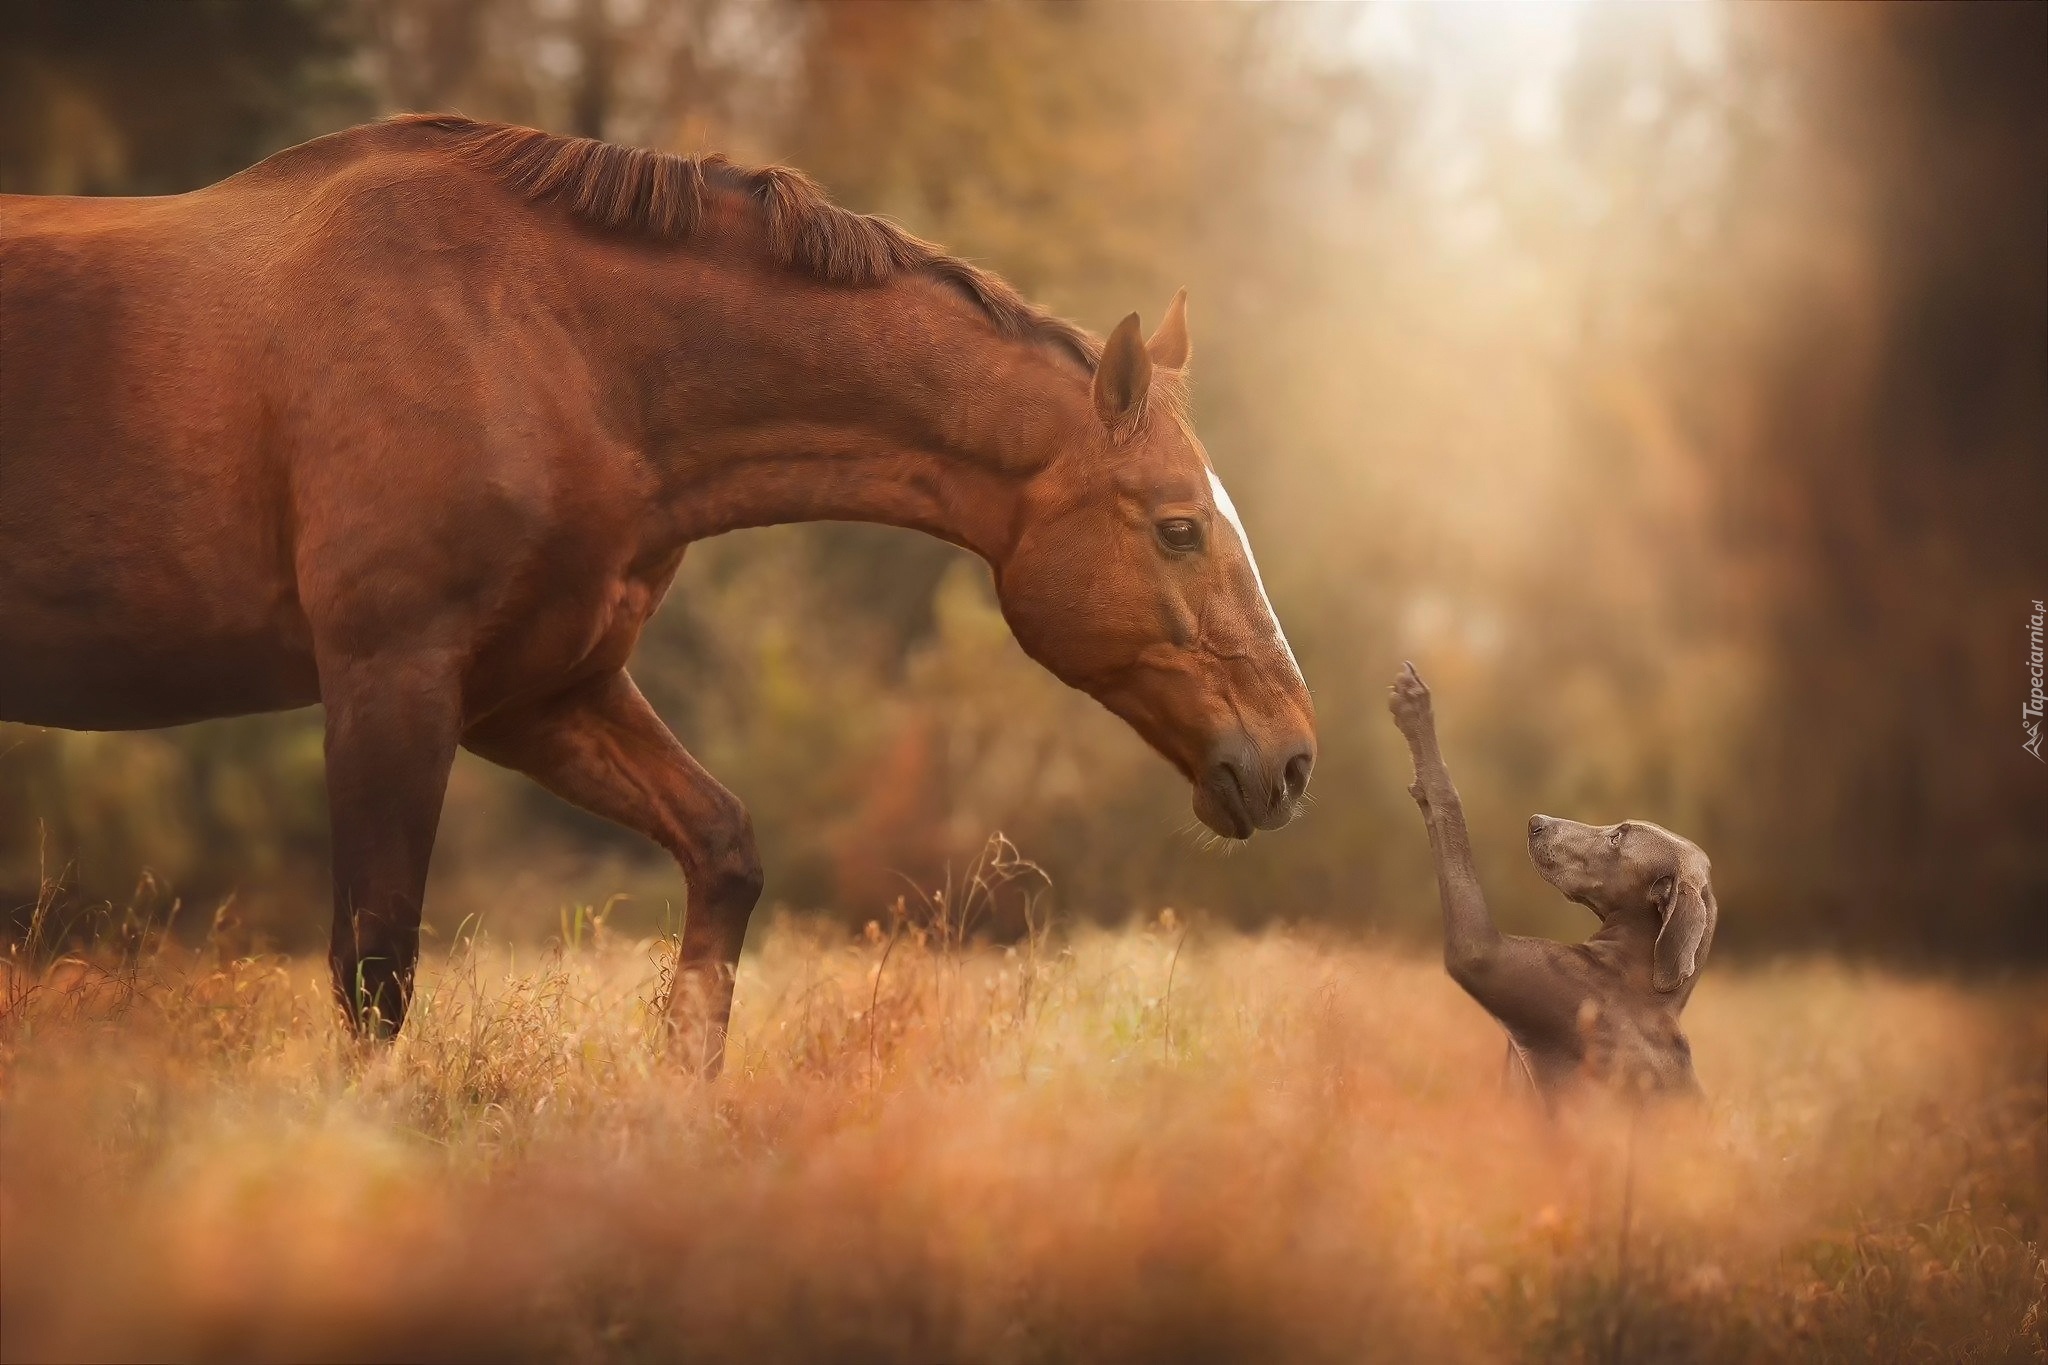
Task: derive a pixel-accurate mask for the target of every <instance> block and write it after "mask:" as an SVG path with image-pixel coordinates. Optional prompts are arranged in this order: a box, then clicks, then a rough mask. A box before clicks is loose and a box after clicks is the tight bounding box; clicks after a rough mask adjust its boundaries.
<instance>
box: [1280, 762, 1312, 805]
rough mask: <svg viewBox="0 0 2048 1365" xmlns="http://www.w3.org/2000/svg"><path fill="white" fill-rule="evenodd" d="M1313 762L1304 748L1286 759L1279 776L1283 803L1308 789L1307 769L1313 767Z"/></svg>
mask: <svg viewBox="0 0 2048 1365" xmlns="http://www.w3.org/2000/svg"><path fill="white" fill-rule="evenodd" d="M1315 762H1316V761H1315V758H1314V757H1313V756H1312V755H1311V754H1310V753H1309V752H1308V750H1306V749H1303V750H1301V751H1300V752H1298V753H1296V754H1295V755H1294V756H1293V757H1292V758H1290V759H1288V760H1287V766H1286V767H1285V768H1283V769H1282V770H1281V778H1280V800H1281V801H1282V802H1283V803H1284V802H1288V801H1292V800H1294V799H1295V798H1297V797H1299V796H1300V795H1301V794H1302V793H1303V792H1305V791H1307V790H1308V775H1309V770H1310V769H1311V768H1313V767H1315Z"/></svg>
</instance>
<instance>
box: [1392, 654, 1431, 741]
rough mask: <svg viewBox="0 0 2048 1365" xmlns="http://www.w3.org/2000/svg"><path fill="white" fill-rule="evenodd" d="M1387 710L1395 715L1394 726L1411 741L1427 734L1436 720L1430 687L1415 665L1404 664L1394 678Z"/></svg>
mask: <svg viewBox="0 0 2048 1365" xmlns="http://www.w3.org/2000/svg"><path fill="white" fill-rule="evenodd" d="M1387 709H1388V710H1389V711H1392V712H1393V713H1394V724H1395V725H1397V726H1399V727H1400V729H1401V733H1402V734H1404V735H1407V736H1408V737H1410V738H1411V739H1412V738H1414V737H1416V736H1417V735H1420V734H1423V733H1425V732H1427V731H1428V730H1429V728H1430V726H1432V725H1433V724H1435V718H1434V716H1433V715H1432V713H1431V710H1430V704H1429V686H1428V684H1426V683H1424V682H1423V681H1422V678H1421V676H1420V675H1419V674H1417V673H1416V671H1415V665H1414V664H1403V665H1402V666H1401V671H1400V673H1398V674H1397V675H1395V678H1394V685H1393V686H1392V687H1390V688H1388V689H1387Z"/></svg>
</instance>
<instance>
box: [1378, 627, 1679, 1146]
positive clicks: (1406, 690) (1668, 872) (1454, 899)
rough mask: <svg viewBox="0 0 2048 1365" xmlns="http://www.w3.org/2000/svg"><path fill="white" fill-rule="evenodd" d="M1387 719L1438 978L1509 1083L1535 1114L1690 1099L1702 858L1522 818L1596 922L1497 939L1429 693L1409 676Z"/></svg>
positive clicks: (1644, 835)
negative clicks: (1478, 1017) (1416, 838)
mask: <svg viewBox="0 0 2048 1365" xmlns="http://www.w3.org/2000/svg"><path fill="white" fill-rule="evenodd" d="M1388 704H1389V707H1390V708H1391V709H1392V711H1393V713H1394V723H1395V724H1396V725H1398V726H1399V727H1400V729H1401V733H1402V735H1404V736H1405V737H1406V738H1407V740H1408V752H1409V754H1410V755H1411V756H1412V757H1413V758H1414V760H1415V785H1414V786H1412V787H1410V788H1409V789H1408V791H1409V794H1410V795H1411V796H1413V797H1414V798H1415V801H1416V804H1417V805H1419V806H1421V807H1422V818H1423V822H1424V823H1425V824H1427V825H1428V826H1429V847H1430V852H1431V853H1432V854H1434V855H1435V858H1436V880H1437V889H1438V892H1439V894H1440V895H1441V896H1442V899H1443V907H1444V965H1445V966H1446V967H1448V968H1449V969H1450V973H1451V979H1452V980H1454V981H1456V982H1457V983H1458V984H1459V985H1460V986H1462V987H1464V988H1465V991H1466V993H1467V994H1469V995H1470V996H1471V997H1472V998H1473V999H1474V1000H1477V1001H1478V1002H1479V1003H1480V1005H1481V1006H1483V1007H1484V1008H1485V1010H1486V1012H1487V1013H1488V1014H1491V1015H1492V1016H1493V1017H1494V1018H1495V1019H1497V1020H1498V1021H1500V1025H1501V1027H1502V1028H1504V1029H1506V1030H1507V1035H1508V1069H1509V1074H1510V1079H1511V1081H1517V1083H1519V1082H1518V1078H1526V1080H1527V1081H1528V1082H1530V1083H1532V1084H1533V1085H1534V1087H1535V1090H1536V1092H1537V1093H1538V1094H1539V1095H1540V1096H1541V1097H1542V1099H1543V1101H1544V1103H1545V1105H1546V1106H1549V1105H1552V1104H1554V1103H1555V1102H1556V1101H1557V1099H1558V1098H1559V1097H1560V1096H1561V1095H1563V1094H1564V1093H1565V1092H1566V1091H1567V1090H1569V1089H1571V1088H1572V1087H1573V1086H1574V1085H1575V1084H1577V1083H1578V1082H1580V1081H1581V1080H1583V1079H1595V1080H1599V1081H1604V1082H1608V1083H1611V1084H1615V1085H1618V1086H1620V1087H1621V1088H1622V1089H1624V1090H1625V1091H1627V1092H1630V1093H1631V1094H1634V1095H1637V1096H1648V1095H1688V1096H1697V1095H1699V1093H1700V1087H1699V1081H1698V1079H1697V1078H1696V1077H1695V1076H1694V1075H1693V1069H1692V1048H1691V1046H1690V1045H1689V1044H1687V1042H1686V1040H1685V1035H1684V1034H1683V1033H1680V1032H1679V1031H1678V1016H1679V1013H1680V1012H1681V1011H1683V1010H1684V1009H1685V1003H1686V1001H1687V1000H1688V999H1690V998H1691V996H1692V988H1693V983H1694V982H1695V981H1697V980H1698V979H1699V969H1700V967H1701V965H1702V964H1704V963H1705V962H1706V960H1707V949H1708V948H1709V947H1710V946H1712V944H1713V941H1714V916H1715V906H1714V891H1713V888H1712V886H1710V885H1709V884H1708V881H1707V871H1708V868H1707V855H1706V854H1704V853H1702V852H1700V850H1699V847H1698V846H1697V845H1695V844H1694V843H1692V842H1691V841H1690V840H1687V839H1681V838H1680V837H1678V836H1677V835H1676V834H1673V833H1672V832H1671V831H1670V830H1667V829H1664V828H1661V827H1660V826H1657V825H1653V824H1650V823H1649V822H1647V821H1644V820H1624V821H1622V822H1621V823H1620V824H1618V825H1582V824H1580V823H1578V822H1577V821H1576V820H1559V819H1555V818H1553V817H1551V816H1548V815H1532V816H1530V817H1529V858H1530V860H1531V861H1532V862H1534V863H1535V864H1536V870H1537V871H1538V872H1539V873H1541V874H1542V875H1543V879H1544V880H1545V881H1547V882H1549V883H1550V884H1551V885H1552V886H1554V887H1556V888H1557V889H1558V890H1559V891H1560V892H1562V893H1563V894H1564V896H1565V898H1566V899H1567V900H1572V901H1577V902H1578V903H1579V904H1580V905H1583V906H1585V907H1586V908H1587V909H1588V910H1591V911H1592V912H1593V913H1594V914H1596V915H1598V916H1599V917H1600V928H1599V930H1598V931H1597V932H1595V933H1594V935H1593V937H1592V938H1590V939H1588V940H1586V942H1584V943H1553V942H1551V941H1550V940H1549V939H1541V938H1520V937H1517V936H1516V935H1513V934H1503V933H1502V932H1501V931H1500V930H1499V929H1498V928H1496V927H1495V926H1494V923H1493V917H1492V916H1491V915H1489V914H1488V913H1487V911H1486V901H1485V899H1484V898H1483V897H1482V896H1481V895H1480V891H1479V877H1478V875H1477V873H1476V872H1475V871H1474V869H1473V866H1472V844H1471V840H1470V839H1469V838H1468V837H1467V836H1466V833H1465V812H1464V810H1463V808H1462V807H1461V806H1460V805H1459V804H1458V789H1457V788H1456V787H1453V786H1452V785H1451V775H1450V772H1449V770H1447V769H1446V768H1445V767H1444V757H1443V753H1442V751H1441V750H1440V749H1438V747H1437V742H1436V717H1435V715H1434V713H1433V712H1432V711H1431V708H1430V700H1429V689H1428V688H1427V687H1425V686H1423V683H1422V679H1421V678H1419V677H1417V676H1416V673H1415V665H1413V664H1409V665H1407V666H1406V667H1404V668H1403V669H1402V670H1401V675H1400V676H1399V677H1397V678H1396V679H1394V686H1393V688H1392V698H1391V700H1390V701H1389V703H1388Z"/></svg>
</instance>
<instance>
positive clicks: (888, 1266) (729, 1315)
mask: <svg viewBox="0 0 2048 1365" xmlns="http://www.w3.org/2000/svg"><path fill="white" fill-rule="evenodd" d="M567 937H568V938H569V939H571V940H573V941H574V944H573V946H570V947H562V946H560V945H557V946H555V947H553V948H551V949H548V950H545V951H542V950H535V949H528V948H520V949H517V950H515V949H513V948H510V947H505V946H494V945H493V944H492V943H490V942H489V941H488V940H483V941H478V940H475V939H464V940H462V941H460V942H459V943H458V944H457V946H456V947H455V949H454V950H453V951H451V952H448V953H447V954H445V955H442V956H440V957H438V958H435V959H433V960H430V962H429V963H428V964H427V966H426V969H425V972H424V975H423V986H422V992H421V998H420V1001H419V1003H418V1006H417V1009H416V1012H415V1014H414V1015H413V1017H412V1019H411V1020H410V1021H409V1022H408V1024H407V1026H406V1032H405V1035H404V1036H403V1037H402V1038H401V1039H400V1040H399V1041H398V1042H397V1044H396V1045H394V1046H391V1047H389V1048H384V1049H372V1050H368V1051H358V1050H357V1049H355V1048H354V1047H353V1046H352V1045H348V1044H344V1043H343V1042H342V1040H341V1039H340V1038H339V1037H338V1035H337V1030H336V1027H335V1024H334V1020H333V1017H332V1015H331V1013H330V1010H329V1006H328V1002H327V988H326V984H325V980H324V966H323V965H322V964H320V963H318V962H316V961H309V960H283V959H243V960H229V961H225V962H215V961H212V960H202V959H196V958H191V957H188V956H181V955H179V954H177V953H175V952H173V951H171V950H166V949H150V950H147V951H142V952H137V953H133V954H131V956H130V957H129V958H127V959H126V960H125V965H121V964H119V963H116V962H115V959H114V958H113V957H112V956H106V957H104V958H103V959H102V965H100V966H87V965H84V964H83V963H80V962H75V961H74V962H58V963H56V964H54V965H50V964H48V963H37V962H33V961H28V960H25V959H18V960H17V965H16V967H15V968H14V969H13V970H12V972H11V973H10V974H9V975H8V976H7V977H6V979H5V982H4V993H0V1003H4V1004H6V1006H7V1013H6V1016H5V1020H4V1023H0V1138H4V1164H0V1238H4V1241H0V1258H4V1259H0V1272H4V1273H0V1308H4V1317H0V1354H4V1356H5V1357H6V1358H7V1359H9V1360H32V1359H61V1360H80V1359H88V1358H90V1359H122V1358H135V1359H169V1358H208V1359H234V1360H259V1359H273V1358H275V1359H343V1358H377V1359H404V1360H500V1359H504V1360H516V1359H567V1360H576V1361H640V1360H645V1361H657V1360H661V1361H666V1360H681V1359H687V1360H748V1361H776V1360H819V1359H825V1360H891V1361H1054V1360H1117V1361H1122V1360H1145V1361H1150V1360H1158V1361H1210V1360H1213V1361H1238V1360H1245V1361H1253V1360H1257V1361H1267V1360H1274V1361H1280V1360H1331V1361H1351V1360H1366V1361H1375V1360H1386V1361H1435V1360H1444V1361H1457V1360H1468V1359H1469V1360H1499V1359H1527V1360H1545V1361H1548V1360H1557V1361H1589V1362H1591V1361H1605V1360H1631V1361H1640V1360H1658V1361H1663V1360H1679V1361H1682V1360H1712V1361H1720V1360H1729V1361H1735V1360H1742V1361H1748V1360H1769V1359H1788V1360H1790V1359H1796V1360H1840V1361H1866V1360H1880V1361H1881V1360H1899V1361H1922V1360H1987V1361H2031V1360H2037V1359H2040V1358H2042V1349H2043V1348H2042V1332H2043V1318H2044V1316H2048V1309H2044V1306H2043V1293H2044V1282H2043V1275H2044V1267H2043V1261H2042V1236H2043V1233H2042V1212H2043V1191H2042V1185H2043V1161H2044V1139H2043V1123H2044V1114H2043V1106H2044V1089H2048V1017H2044V1015H2048V1012H2044V1009H2043V1006H2042V993H2041V992H2040V990H2039V984H2040V983H2038V982H2032V983H2023V984H2016V985H2010V986H2006V987H2002V988H1985V989H1975V990H1971V989H1964V988H1961V987H1958V986H1955V985H1947V984H1938V983H1932V982H1916V981H1909V980H1904V979H1900V978H1898V977H1896V976H1888V975H1883V974H1880V973H1876V972H1869V971H1857V970H1850V969H1847V968H1844V967H1841V966H1837V965H1832V964H1828V963H1824V962H1809V963H1803V964H1797V965H1786V966H1780V967H1773V968H1768V969H1750V970H1741V969H1735V968H1729V967H1723V966H1717V967H1715V968H1713V969H1710V970H1709V971H1708V973H1707V976H1706V980H1705V983H1704V984H1703V986H1702V987H1701V989H1700V992H1699V996H1698V998H1697V1001H1696V1003H1695V1004H1694V1006H1693V1009H1692V1011H1691V1014H1690V1016H1689V1018H1690V1021H1691V1024H1692V1033H1693V1039H1694V1045H1695V1049H1696V1053H1697V1055H1698V1058H1699V1070H1700V1074H1701V1076H1702V1078H1703V1079H1704V1081H1705V1083H1706V1085H1707V1087H1708V1089H1709V1091H1710V1092H1711V1093H1712V1095H1713V1097H1714V1098H1713V1106H1712V1112H1711V1114H1710V1115H1708V1116H1707V1117H1706V1118H1705V1119H1703V1120H1683V1119H1678V1118H1672V1117H1666V1118H1662V1119H1656V1120H1645V1121H1642V1122H1640V1123H1638V1124H1636V1125H1634V1126H1633V1128H1632V1127H1631V1125H1630V1124H1629V1123H1627V1122H1626V1121H1625V1120H1624V1119H1622V1118H1620V1117H1619V1116H1616V1115H1603V1114H1600V1113H1597V1112H1585V1113H1580V1114H1576V1115H1574V1116H1572V1117H1571V1118H1569V1119H1567V1120H1565V1121H1563V1122H1560V1123H1552V1122H1548V1121H1545V1120H1543V1119H1541V1118H1538V1117H1535V1116H1533V1115H1531V1114H1529V1113H1527V1112H1525V1111H1522V1110H1519V1109H1517V1108H1515V1107H1513V1105H1511V1104H1510V1103H1508V1102H1507V1101H1504V1100H1503V1099H1502V1098H1501V1096H1500V1094H1499V1088H1498V1077H1499V1071H1500V1061H1501V1044H1500V1040H1499V1035H1498V1033H1497V1032H1496V1031H1495V1030H1494V1028H1493V1027H1492V1026H1491V1025H1490V1024H1489V1023H1488V1022H1487V1021H1486V1020H1485V1019H1484V1018H1483V1016H1481V1015H1480V1013H1479V1012H1478V1010H1477V1009H1476V1008H1474V1007H1473V1006H1472V1005H1471V1004H1470V1003H1469V1002H1467V1001H1466V1000H1465V999H1464V998H1463V997H1462V996H1461V995H1460V994H1459V993H1458V992H1457V990H1456V989H1455V988H1454V987H1453V986H1452V985H1451V984H1450V982H1449V981H1448V980H1447V979H1446V978H1445V976H1444V974H1443V972H1442V970H1441V969H1440V968H1439V967H1438V966H1437V965H1436V964H1435V963H1433V962H1431V961H1428V960H1425V959H1422V958H1419V957H1416V956H1413V955H1410V954H1407V953H1404V952H1399V951H1395V950H1392V949H1381V948H1374V947H1369V946H1360V945H1358V944H1356V943H1347V942H1340V941H1316V940H1310V939H1305V938H1301V937H1290V936H1287V935H1283V934H1277V933H1276V934H1271V935H1267V936H1264V937H1256V938H1254V937H1239V936H1231V935H1226V934H1222V933H1206V932H1203V931H1201V930H1200V929H1197V930H1196V931H1195V932H1194V933H1192V934H1188V933H1187V932H1186V931H1185V930H1184V928H1183V927H1182V926H1180V925H1178V924H1175V923H1174V922H1173V921H1172V919H1171V917H1170V915H1169V916H1167V917H1166V918H1165V920H1164V922H1163V923H1160V924H1154V925H1152V926H1149V927H1145V928H1133V929H1130V930H1128V931H1125V932H1121V933H1107V932H1082V933H1077V934H1075V935H1074V936H1072V937H1071V938H1070V939H1064V940H1062V939H1055V938H1052V937H1048V936H1040V937H1039V938H1037V939H1035V940H1033V941H1031V942H1028V943H1026V944H1024V945H1021V946H1020V947H1018V948H1015V949H1007V950H1005V949H993V948H978V947H961V946H958V945H957V944H954V943H952V942H951V941H950V939H948V938H947V937H946V936H937V937H934V936H932V935H929V934H927V935H922V936H920V935H916V934H907V935H900V936H897V937H896V940H895V941H894V942H893V943H892V942H890V941H889V939H888V938H887V937H885V936H883V935H880V934H875V935H872V936H871V937H870V938H868V939H866V940H858V941H855V942H852V943H848V942H846V941H845V940H844V939H843V938H842V937H839V936H837V935H836V934H835V933H833V932H831V931H828V930H825V929H822V928H819V927H817V926H813V925H807V924H805V923H803V922H799V921H791V920H785V921H781V922H778V923H775V924H772V925H769V926H768V927H767V928H766V929H765V930H764V931H763V932H761V933H758V934H757V935H756V943H757V947H756V950H755V951H753V952H750V953H749V954H748V956H747V958H746V960H745V962H744V964H743V967H742V970H741V979H740V982H739V995H738V1001H739V1005H738V1011H737V1014H736V1017H735V1032H734V1038H733V1046H732V1049H731V1060H730V1065H729V1069H728V1072H727V1074H726V1076H725V1077H724V1078H723V1079H722V1080H720V1081H718V1082H716V1083H714V1084H708V1085H707V1084H700V1083H697V1082H694V1081H691V1080H688V1079H685V1078H683V1077H681V1076H679V1075H678V1074H676V1073H675V1072H674V1071H673V1070H672V1069H670V1068H669V1067H667V1066H665V1065H664V1064H663V1063H662V1061H661V1060H660V1059H659V1056H658V1054H657V1050H656V1048H655V1046H654V1040H655V1038H656V1037H657V1036H658V1032H657V1029H656V1026H655V1015H654V1013H653V1012H652V1010H651V1008H650V1005H649V1001H650V1000H652V999H654V998H656V996H657V995H658V993H659V990H660V986H661V980H662V951H663V950H662V946H661V945H660V944H658V943H648V942H638V943H627V942H618V941H614V940H613V939H612V938H610V937H609V936H608V935H607V934H606V933H604V932H603V931H602V930H601V929H598V930H593V929H592V927H591V925H590V922H589V919H588V917H585V916H579V917H578V918H577V920H576V922H575V924H574V925H573V926H572V932H571V933H570V934H569V935H567ZM110 951H111V950H109V952H110ZM885 955H886V959H887V960H886V964H884V961H883V960H884V957H885ZM108 964H113V965H108ZM878 968H881V969H882V970H881V971H880V974H879V976H878ZM1169 983H1170V984H1169ZM1624 1209H1625V1215H1626V1217H1625V1221H1626V1237H1625V1246H1624V1227H1623V1224H1624Z"/></svg>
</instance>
